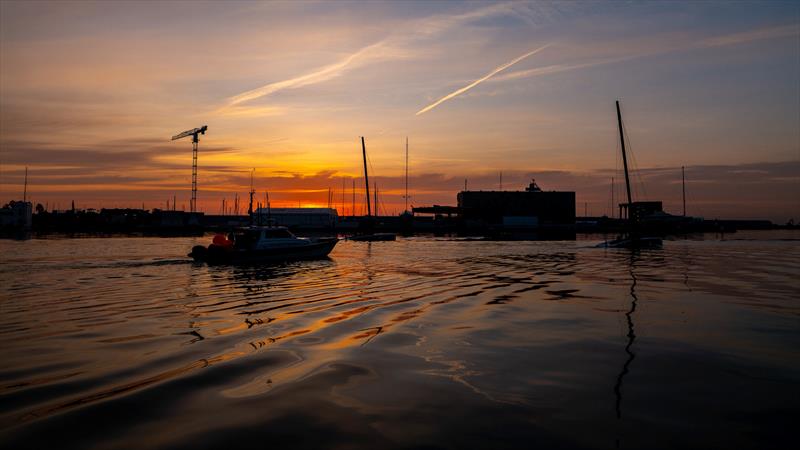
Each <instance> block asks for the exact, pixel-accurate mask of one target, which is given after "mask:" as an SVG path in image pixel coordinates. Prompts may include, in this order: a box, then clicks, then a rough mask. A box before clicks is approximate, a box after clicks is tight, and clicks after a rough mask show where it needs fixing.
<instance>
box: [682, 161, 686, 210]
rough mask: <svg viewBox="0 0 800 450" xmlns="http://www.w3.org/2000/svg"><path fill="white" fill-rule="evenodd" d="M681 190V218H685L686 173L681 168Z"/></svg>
mask: <svg viewBox="0 0 800 450" xmlns="http://www.w3.org/2000/svg"><path fill="white" fill-rule="evenodd" d="M681 188H682V190H683V217H686V172H685V171H684V167H683V166H681Z"/></svg>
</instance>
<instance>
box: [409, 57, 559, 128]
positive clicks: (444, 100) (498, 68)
mask: <svg viewBox="0 0 800 450" xmlns="http://www.w3.org/2000/svg"><path fill="white" fill-rule="evenodd" d="M549 45H550V44H545V45H543V46H541V47H539V48H537V49H536V50H533V51H530V52H528V53H525V54H524V55H522V56H520V57H518V58H516V59H514V60H512V61H510V62H507V63H505V64H503V65H502V66H500V67H497V68H496V69H494V70H493V71H491V72H489V73H488V74H487V75H486V76H484V77H483V78H480V79H477V80H475V81H473V82H472V83H470V84H468V85H467V86H464V87H463V88H461V89H459V90H457V91H455V92H452V93H450V94H447V95H445V96H444V97H442V98H440V99H439V100H436V101H435V102H433V103H431V104H430V105H428V106H426V107H424V108H422V109H420V110H419V111H417V114H415V115H417V116H418V115H420V114H422V113H424V112H428V111H430V110H432V109H433V108H436V107H437V106H439V105H440V104H442V103H444V102H446V101H447V100H450V99H451V98H453V97H456V96H459V95H461V94H463V93H464V92H467V91H468V90H470V89H472V88H474V87H475V86H477V85H479V84H481V83H483V82H484V81H486V80H488V79H489V78H492V77H493V76H495V75H496V74H497V73H498V72H501V71H503V70H505V69H508V68H509V67H511V66H513V65H514V64H516V63H518V62H520V61H522V60H523V59H525V58H527V57H529V56H531V55H535V54H536V53H539V52H540V51H542V50H544V49H546V48H547V47H548V46H549Z"/></svg>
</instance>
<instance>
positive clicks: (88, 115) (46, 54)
mask: <svg viewBox="0 0 800 450" xmlns="http://www.w3.org/2000/svg"><path fill="white" fill-rule="evenodd" d="M0 8H2V9H1V10H0V12H1V13H2V14H0V21H1V22H0V38H2V41H1V42H0V201H2V202H6V201H8V200H11V199H18V198H20V197H21V194H22V178H23V173H24V167H26V166H27V167H29V171H30V186H29V192H30V196H31V198H32V199H33V200H34V201H37V202H41V203H47V204H48V205H49V206H54V205H58V207H60V208H66V207H67V206H68V205H69V203H70V201H72V200H75V201H76V203H77V205H78V206H79V207H100V206H103V207H109V206H139V207H140V206H141V205H142V203H144V204H145V206H146V207H147V208H154V207H163V206H164V204H165V203H166V201H167V199H171V198H172V196H173V195H176V196H177V198H178V206H179V207H181V206H182V205H186V207H188V199H189V196H190V185H191V144H190V142H189V140H181V141H175V142H171V141H170V140H169V138H170V137H171V136H172V135H174V134H176V133H178V132H180V131H183V130H185V129H189V128H193V127H196V126H200V125H208V126H209V131H208V133H207V134H206V135H205V136H203V137H202V138H201V142H200V157H199V166H200V171H199V186H200V192H199V194H198V197H199V206H200V209H201V210H204V211H207V212H210V213H216V212H219V210H220V205H221V201H222V199H223V198H227V199H229V200H231V201H232V199H233V196H234V195H235V193H238V194H239V196H240V197H245V196H246V192H247V191H248V188H249V180H250V179H249V173H250V170H251V169H252V168H255V169H256V172H255V174H256V176H255V179H256V183H255V184H256V189H257V190H258V191H259V194H258V198H263V193H264V191H265V190H269V192H270V198H271V200H272V203H273V205H274V206H297V204H298V203H300V204H301V205H303V206H326V205H327V196H328V188H331V189H333V190H334V191H335V195H334V198H335V206H338V205H339V203H340V202H341V186H342V181H343V180H344V182H345V185H346V188H347V189H346V190H347V199H346V202H345V203H346V206H347V211H349V209H350V206H349V205H350V203H351V198H350V195H351V194H350V188H351V183H352V178H353V177H356V178H357V179H356V182H357V186H358V187H359V189H361V188H362V184H363V180H362V179H360V178H358V177H361V176H362V166H361V151H360V143H359V139H358V138H359V136H362V135H363V136H366V141H367V150H368V153H369V155H370V159H371V168H372V170H373V172H372V173H371V174H370V175H371V177H370V178H371V180H374V181H375V182H377V184H378V188H379V191H380V192H381V203H382V204H383V205H384V208H385V212H386V213H399V212H400V211H401V210H402V209H403V197H402V196H403V184H404V183H403V169H404V166H403V164H404V142H405V138H406V136H408V137H409V140H410V154H411V158H410V174H411V180H410V187H411V192H410V196H411V203H412V204H414V205H430V204H434V203H436V204H454V203H455V194H456V192H457V191H458V190H459V189H462V188H463V185H464V179H465V178H466V179H468V180H469V187H470V188H471V189H493V188H497V187H498V186H499V173H500V172H501V171H502V172H503V174H504V175H503V180H504V182H503V185H504V188H507V189H522V188H523V187H525V186H526V185H527V183H528V181H529V179H530V178H532V177H536V178H537V180H538V181H539V182H540V184H541V185H542V187H543V188H545V189H555V190H573V191H576V193H577V200H578V207H577V210H578V214H582V213H583V209H584V203H585V204H586V206H587V209H588V211H589V213H590V214H603V213H608V211H609V209H610V194H611V188H610V179H611V177H612V176H614V177H616V178H617V179H620V178H621V175H620V173H619V172H618V167H619V163H618V159H619V156H618V152H619V150H618V145H619V144H618V136H617V134H616V133H617V130H616V117H615V111H614V100H616V99H620V100H621V101H622V105H623V113H624V117H625V121H626V126H627V131H628V136H629V138H630V144H631V147H632V149H633V154H634V156H635V158H636V162H637V167H638V168H641V169H642V171H641V172H640V173H639V176H638V177H637V178H636V180H637V183H635V188H636V192H637V199H650V200H664V201H665V205H666V206H667V209H668V210H670V211H672V212H680V210H679V209H677V208H679V204H680V184H679V181H680V166H682V165H684V166H686V167H687V180H688V185H687V186H688V187H687V190H688V200H689V204H690V208H689V213H690V214H696V215H702V216H706V217H738V218H749V217H764V218H770V219H772V220H776V221H785V220H787V219H788V218H790V217H794V218H795V219H798V218H800V203H799V202H800V201H799V200H798V198H800V179H799V178H798V174H800V130H799V129H798V128H800V127H799V126H798V123H800V106H798V105H800V86H799V85H798V81H797V80H798V79H800V19H799V18H800V12H799V11H798V5H797V3H794V2H779V1H776V2H770V3H747V2H737V3H735V4H731V3H727V2H721V3H715V2H702V3H694V2H689V3H676V2H670V3H643V4H632V5H630V4H616V3H580V2H563V3H555V4H550V3H541V2H533V3H524V2H514V3H477V4H474V3H455V2H442V3H436V2H430V3H427V2H426V3H418V2H395V3H380V2H369V3H358V4H352V3H346V2H330V3H299V4H294V3H250V2H248V3H235V2H233V3H228V2H226V3H224V4H214V3H201V4H194V5H192V7H191V8H189V11H187V8H186V4H185V3H181V2H175V3H170V2H166V3H126V2H101V3H92V2H81V3H70V2H54V3H46V2H45V3H29V2H3V3H2V4H0ZM676 183H677V184H676ZM620 192H621V191H620ZM362 195H363V194H359V195H358V197H357V198H358V200H360V199H361V197H362ZM242 203H243V204H244V200H242ZM242 209H246V205H245V206H243V207H242ZM340 209H341V208H340ZM347 211H345V212H347Z"/></svg>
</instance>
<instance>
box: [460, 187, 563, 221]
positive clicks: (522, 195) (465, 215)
mask: <svg viewBox="0 0 800 450" xmlns="http://www.w3.org/2000/svg"><path fill="white" fill-rule="evenodd" d="M457 199H458V212H459V214H460V216H461V218H462V219H463V221H464V223H465V224H466V225H467V226H470V225H477V226H480V225H489V226H502V227H504V228H538V227H551V226H564V225H574V224H575V192H556V191H543V190H541V189H540V188H539V186H537V185H536V182H535V180H532V181H531V184H530V185H529V186H528V187H527V188H526V189H525V190H524V191H462V192H459V193H458V197H457Z"/></svg>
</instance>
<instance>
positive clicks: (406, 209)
mask: <svg viewBox="0 0 800 450" xmlns="http://www.w3.org/2000/svg"><path fill="white" fill-rule="evenodd" d="M407 211H408V136H406V208H405V210H404V212H407Z"/></svg>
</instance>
